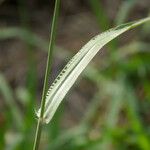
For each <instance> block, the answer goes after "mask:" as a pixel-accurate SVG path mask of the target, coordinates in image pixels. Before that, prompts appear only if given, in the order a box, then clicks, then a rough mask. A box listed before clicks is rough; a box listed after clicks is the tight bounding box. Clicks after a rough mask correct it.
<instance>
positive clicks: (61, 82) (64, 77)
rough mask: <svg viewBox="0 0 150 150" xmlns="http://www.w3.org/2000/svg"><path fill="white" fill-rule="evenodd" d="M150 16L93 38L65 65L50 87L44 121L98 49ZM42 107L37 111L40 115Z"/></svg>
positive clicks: (49, 116) (48, 117) (51, 113)
mask: <svg viewBox="0 0 150 150" xmlns="http://www.w3.org/2000/svg"><path fill="white" fill-rule="evenodd" d="M149 20H150V17H148V18H145V19H141V20H139V21H136V22H131V23H126V24H122V25H120V26H118V27H116V28H113V29H110V30H108V31H106V32H104V33H102V34H100V35H97V36H96V37H94V38H92V39H91V40H90V41H89V42H88V43H87V44H86V45H85V46H84V47H83V48H82V49H81V50H80V51H79V52H78V53H77V54H76V55H75V56H74V57H73V58H72V59H71V60H70V61H69V62H68V64H67V65H66V66H65V68H64V69H63V70H62V71H61V73H60V74H59V75H58V77H57V78H56V80H55V81H54V83H53V84H52V86H51V87H50V88H49V90H48V93H47V97H46V105H45V111H44V118H43V119H44V122H45V123H49V122H50V120H51V119H52V117H53V115H54V113H55V112H56V110H57V108H58V106H59V104H60V103H61V101H62V100H63V98H64V97H65V95H66V94H67V92H68V91H69V89H70V88H71V87H72V85H73V84H74V82H75V81H76V79H77V78H78V76H79V75H80V74H81V72H82V71H83V70H84V69H85V67H86V66H87V65H88V63H89V62H90V61H91V60H92V59H93V57H94V56H95V55H96V54H97V53H98V51H99V50H100V49H101V48H102V47H103V46H104V45H106V44H107V43H108V42H110V41H111V40H113V39H114V38H116V37H117V36H119V35H120V34H122V33H124V32H125V31H128V30H129V29H132V28H134V27H136V26H138V25H140V24H142V23H145V22H146V21H149ZM40 111H41V109H39V111H38V112H37V116H38V117H40V116H39V114H40Z"/></svg>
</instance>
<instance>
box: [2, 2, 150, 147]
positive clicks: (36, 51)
mask: <svg viewBox="0 0 150 150" xmlns="http://www.w3.org/2000/svg"><path fill="white" fill-rule="evenodd" d="M53 7H54V1H53V0H0V150H31V149H32V146H33V141H34V134H35V128H36V122H37V119H36V116H35V111H36V110H37V109H38V107H39V104H40V99H41V91H42V87H43V80H44V73H45V65H46V56H47V50H48V41H49V33H50V24H51V20H52V14H53ZM60 8H61V9H60V16H59V20H58V27H57V38H56V45H55V49H54V57H53V68H52V70H53V72H52V74H51V77H50V81H49V83H51V82H52V81H53V80H54V78H55V77H56V75H57V74H58V73H59V72H60V70H61V69H62V68H63V66H64V65H65V64H66V63H67V62H68V60H69V59H70V58H71V57H72V56H73V55H74V54H75V53H76V52H77V51H78V50H79V49H80V48H81V47H82V46H83V45H84V44H85V43H86V42H87V41H89V40H90V38H92V37H93V36H94V35H96V34H99V33H101V32H103V31H105V30H107V29H109V28H111V27H114V26H116V25H118V24H121V23H124V22H128V21H131V20H137V19H140V18H144V17H146V16H148V14H149V12H150V11H149V10H150V1H149V0H142V1H140V0H111V1H110V0H62V1H61V7H60ZM149 48H150V23H147V24H145V25H143V26H142V27H138V28H136V29H134V30H132V31H129V32H128V33H126V34H124V35H122V36H121V37H119V38H117V39H116V40H114V41H112V42H111V43H109V44H108V45H107V46H106V47H105V48H103V50H102V51H101V52H100V53H99V54H98V55H97V56H96V57H95V59H94V60H93V61H92V63H90V65H89V66H88V67H87V69H86V70H85V71H84V72H83V74H82V75H81V77H80V78H79V79H78V81H77V82H76V84H75V85H74V87H73V88H72V90H71V91H70V92H69V94H68V95H67V96H66V98H65V100H64V102H63V103H62V104H61V106H60V107H59V109H58V111H57V113H56V114H55V116H54V118H53V120H52V122H51V123H50V124H48V125H45V127H44V129H43V134H42V138H41V144H40V149H41V150H60V149H61V150H131V149H132V150H150V67H149V66H150V49H149Z"/></svg>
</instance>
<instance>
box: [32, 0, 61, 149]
mask: <svg viewBox="0 0 150 150" xmlns="http://www.w3.org/2000/svg"><path fill="white" fill-rule="evenodd" d="M59 5H60V0H56V1H55V8H54V14H53V20H52V27H51V34H50V42H49V50H48V57H47V65H46V72H45V79H44V87H43V93H42V101H41V112H40V118H39V119H38V123H37V129H36V134H35V141H34V146H33V150H38V148H39V143H40V138H41V131H42V126H43V115H44V109H45V97H46V93H47V90H48V79H49V74H50V71H51V66H52V59H51V58H52V52H53V47H54V41H55V33H56V24H57V18H58V13H59Z"/></svg>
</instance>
